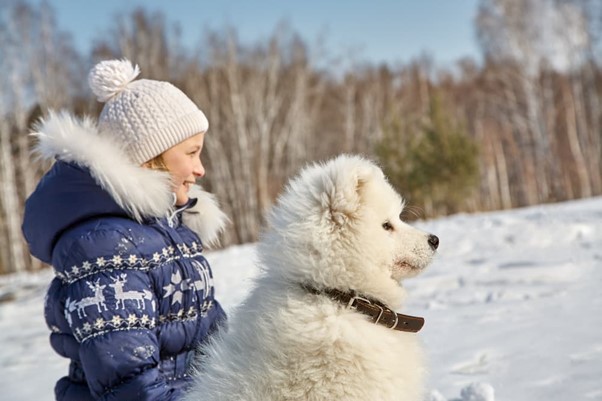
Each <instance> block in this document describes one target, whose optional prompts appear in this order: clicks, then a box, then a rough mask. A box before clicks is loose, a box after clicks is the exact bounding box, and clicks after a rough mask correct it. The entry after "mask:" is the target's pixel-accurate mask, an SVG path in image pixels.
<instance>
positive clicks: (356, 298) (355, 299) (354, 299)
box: [347, 296, 372, 309]
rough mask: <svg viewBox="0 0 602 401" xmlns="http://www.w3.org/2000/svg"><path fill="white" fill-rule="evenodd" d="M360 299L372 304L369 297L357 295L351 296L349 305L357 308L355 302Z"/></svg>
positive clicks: (351, 307)
mask: <svg viewBox="0 0 602 401" xmlns="http://www.w3.org/2000/svg"><path fill="white" fill-rule="evenodd" d="M358 299H359V300H361V301H364V302H366V303H367V304H372V302H370V300H369V299H366V298H362V297H357V296H356V297H351V299H350V300H349V302H348V303H347V307H348V308H350V309H357V306H355V305H354V302H355V301H357V300H358Z"/></svg>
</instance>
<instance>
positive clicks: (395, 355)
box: [186, 156, 439, 401]
mask: <svg viewBox="0 0 602 401" xmlns="http://www.w3.org/2000/svg"><path fill="white" fill-rule="evenodd" d="M403 206H404V203H403V200H402V198H401V197H400V196H399V195H398V194H397V193H396V192H395V191H394V190H393V188H392V187H391V185H390V184H389V183H388V182H387V180H386V178H385V177H384V175H383V173H382V171H381V170H380V169H379V168H378V167H377V166H375V165H374V164H373V163H372V162H370V161H367V160H365V159H363V158H361V157H356V156H340V157H338V158H336V159H334V160H332V161H329V162H327V163H326V164H316V165H313V166H310V167H308V168H306V169H305V170H303V171H302V172H301V173H300V175H299V176H298V177H296V178H295V179H293V180H292V181H291V182H290V183H289V185H288V187H287V189H286V191H285V193H284V194H283V195H281V196H280V198H279V199H278V201H277V203H276V205H275V206H274V208H273V210H272V212H271V213H270V215H269V217H268V227H267V230H266V232H265V234H264V235H263V237H262V239H261V241H260V243H259V245H258V253H259V259H260V263H261V266H262V269H263V274H262V275H261V276H260V278H258V279H257V282H256V286H255V288H254V290H253V291H252V292H251V294H250V295H249V297H248V298H247V300H246V301H245V302H243V303H242V305H241V306H240V307H239V308H238V309H237V310H236V311H235V313H234V316H233V317H232V318H231V320H230V323H229V331H228V332H227V333H225V334H223V335H222V337H220V338H218V339H217V340H215V341H214V342H213V343H212V344H210V345H209V346H208V347H206V348H205V349H204V350H203V352H204V353H205V354H206V355H205V356H203V357H202V358H201V360H200V363H199V366H200V368H199V371H198V372H196V373H195V378H194V380H195V383H194V384H193V386H192V389H191V391H190V392H189V394H188V396H187V398H186V400H189V401H215V400H240V401H242V400H244V401H271V400H273V401H276V400H277V401H284V400H286V401H289V400H290V401H292V400H295V401H297V400H298V401H301V400H303V401H308V400H310V401H312V400H316V401H317V400H329V401H354V400H358V401H359V400H362V401H363V400H375V401H387V400H396V401H404V400H412V401H417V400H421V399H422V397H423V376H424V373H425V368H424V365H423V360H422V353H421V350H420V346H419V341H418V339H417V338H416V334H415V332H416V331H418V330H420V328H421V327H422V323H423V320H422V319H421V318H417V317H412V316H406V315H400V314H396V313H395V312H393V311H392V310H391V309H393V308H398V307H400V305H401V303H402V300H403V298H404V289H403V288H402V286H401V285H400V280H402V279H405V278H408V277H412V276H415V275H416V274H418V273H419V272H421V271H422V270H423V269H424V268H425V267H426V266H427V264H428V263H429V262H430V260H431V258H432V256H433V254H434V253H435V249H436V248H437V245H438V242H439V240H438V239H437V237H435V236H433V235H429V234H426V233H424V232H421V231H418V230H416V229H414V228H412V227H410V226H408V225H407V224H405V223H404V222H402V221H401V219H400V214H401V212H402V209H403Z"/></svg>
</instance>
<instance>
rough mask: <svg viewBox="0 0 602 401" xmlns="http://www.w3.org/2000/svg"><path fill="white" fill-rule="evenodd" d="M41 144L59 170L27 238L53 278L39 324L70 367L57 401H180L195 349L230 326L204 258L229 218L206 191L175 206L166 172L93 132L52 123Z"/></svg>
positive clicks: (30, 208)
mask: <svg viewBox="0 0 602 401" xmlns="http://www.w3.org/2000/svg"><path fill="white" fill-rule="evenodd" d="M38 136H39V137H40V145H39V146H38V152H39V153H41V154H42V156H44V157H53V156H54V157H56V158H58V161H57V162H56V163H55V164H54V165H53V167H52V168H51V170H50V171H49V172H48V173H47V174H46V175H45V176H44V177H43V179H42V180H41V181H40V183H39V184H38V187H37V188H36V190H35V192H34V193H33V194H32V195H31V196H30V197H29V199H28V200H27V203H26V208H25V217H24V222H23V232H24V235H25V237H26V239H27V242H28V244H29V246H30V251H31V253H32V255H34V256H35V257H37V258H39V259H41V260H42V261H44V262H46V263H49V264H51V265H52V266H53V268H54V270H55V274H56V277H55V278H54V280H53V281H52V283H51V285H50V288H49V290H48V294H47V298H46V305H45V317H46V322H47V323H48V326H49V328H50V329H51V331H52V333H51V335H50V342H51V345H52V347H53V348H54V349H55V350H56V351H57V352H58V353H59V354H60V355H62V356H64V357H66V358H69V359H70V360H71V364H70V368H69V372H68V376H66V377H63V378H62V379H60V380H59V381H58V383H57V385H56V387H55V393H56V398H57V399H58V400H64V401H75V400H78V401H82V400H93V399H94V400H115V401H117V400H119V401H126V400H176V399H179V398H180V397H181V395H182V392H183V391H184V390H185V388H186V386H187V383H188V377H187V373H188V369H189V368H190V363H191V361H192V359H193V357H194V355H195V350H196V349H197V347H198V346H199V344H201V343H202V342H203V341H204V340H206V339H207V337H208V336H209V335H210V334H211V333H213V332H214V331H215V330H216V329H217V328H218V326H219V325H220V323H223V321H224V320H225V314H224V312H223V310H222V308H221V307H220V305H219V303H218V302H217V301H216V300H215V298H214V288H213V282H212V273H211V269H210V267H209V264H208V263H207V260H206V259H205V258H204V257H203V255H202V250H203V242H202V241H203V240H205V238H202V235H206V236H207V237H208V239H207V240H209V241H211V240H213V239H214V238H215V235H216V234H217V232H218V231H219V230H220V229H221V228H222V226H223V223H224V221H225V218H224V215H223V214H222V213H221V211H219V209H218V208H217V205H216V204H215V202H214V201H213V199H212V198H211V197H210V196H209V195H208V194H206V193H204V192H202V191H198V192H197V195H198V196H197V197H196V198H192V195H191V200H190V201H189V202H188V204H187V205H184V206H182V207H180V208H178V209H176V208H174V207H173V206H172V204H171V203H172V202H173V201H172V195H171V193H170V189H169V181H168V180H166V179H165V175H164V173H160V172H155V171H151V170H148V169H142V168H141V167H138V166H133V165H129V162H128V161H127V157H125V156H124V154H123V153H122V152H121V150H120V149H118V148H115V147H114V145H111V144H107V143H106V141H105V140H104V139H103V138H102V136H100V135H98V132H96V129H95V127H94V126H93V124H92V123H90V122H78V121H76V120H75V119H73V118H71V117H69V116H67V115H60V116H51V118H50V119H49V120H47V121H46V122H45V123H44V124H43V125H42V127H41V133H40V134H38ZM81 145H84V146H81ZM107 152H111V154H107ZM143 170H146V171H143ZM157 188H160V189H161V190H159V191H158V190H157ZM187 221H189V222H190V226H191V227H194V228H196V230H195V231H196V232H195V231H193V230H192V229H191V228H190V227H189V225H187V224H185V223H184V222H187ZM198 233H200V234H201V237H199V235H198Z"/></svg>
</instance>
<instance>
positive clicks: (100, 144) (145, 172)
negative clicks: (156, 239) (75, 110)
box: [33, 112, 173, 221]
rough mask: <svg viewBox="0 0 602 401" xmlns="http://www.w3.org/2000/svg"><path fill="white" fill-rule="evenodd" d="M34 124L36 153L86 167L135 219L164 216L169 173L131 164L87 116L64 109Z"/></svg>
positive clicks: (168, 199)
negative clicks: (76, 115)
mask: <svg viewBox="0 0 602 401" xmlns="http://www.w3.org/2000/svg"><path fill="white" fill-rule="evenodd" d="M35 128H36V131H37V132H34V133H33V135H34V136H36V137H37V138H38V139H39V142H38V144H37V145H36V147H35V148H34V151H35V152H36V153H38V154H39V155H40V156H41V157H42V158H43V159H53V158H54V157H55V156H56V157H57V158H58V159H59V160H63V161H66V162H73V163H76V164H78V165H80V166H84V167H88V168H89V169H90V173H91V175H92V177H94V179H95V180H96V182H97V183H98V184H99V185H100V186H101V187H102V188H103V189H104V190H106V191H107V192H108V193H109V194H110V195H111V196H112V197H113V199H114V200H115V202H117V204H118V205H119V206H121V207H122V208H123V209H124V210H125V211H127V212H128V213H129V214H130V215H131V216H132V217H133V218H134V219H136V220H137V221H141V220H142V218H144V217H162V216H165V215H166V214H167V213H168V212H169V210H170V209H171V207H172V203H173V196H172V191H171V184H170V177H169V174H167V173H164V172H159V171H155V170H150V169H146V168H143V167H140V166H137V165H135V164H132V162H130V161H129V159H128V157H127V155H126V154H125V152H124V151H123V149H121V148H120V147H119V145H117V143H116V142H115V141H111V140H109V139H108V138H104V137H102V136H101V135H99V133H98V129H97V128H96V126H95V124H94V123H93V121H92V120H91V119H90V118H85V119H83V120H81V121H79V120H78V119H76V118H74V117H72V116H71V115H69V114H68V113H64V112H63V113H58V114H57V113H54V112H50V113H49V116H48V118H47V119H45V120H42V121H41V122H40V123H39V124H38V125H37V126H36V127H35Z"/></svg>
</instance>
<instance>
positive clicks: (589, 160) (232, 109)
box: [0, 0, 602, 273]
mask: <svg viewBox="0 0 602 401" xmlns="http://www.w3.org/2000/svg"><path fill="white" fill-rule="evenodd" d="M0 10H1V12H0V273H10V272H19V271H33V270H38V269H40V268H42V267H44V266H43V265H42V263H41V262H40V261H38V260H36V259H34V258H32V257H31V256H30V255H29V253H28V251H27V245H26V244H25V242H24V240H23V238H22V234H21V219H22V214H23V206H24V202H25V199H26V198H27V196H28V195H29V194H30V193H31V192H32V191H33V189H34V188H35V185H36V183H37V181H38V180H39V178H40V177H41V176H42V174H43V173H44V172H45V171H46V170H47V169H48V168H49V165H47V164H44V163H40V162H39V161H37V160H35V159H34V158H32V155H31V148H32V145H33V139H32V137H31V136H30V135H28V134H29V133H30V132H31V131H32V129H33V128H32V127H33V126H34V125H35V122H36V121H38V120H39V118H40V117H42V116H45V115H47V113H48V111H49V110H61V109H66V110H69V111H71V112H72V113H75V114H76V115H78V116H83V115H93V116H96V115H98V113H99V111H100V108H101V106H102V104H100V103H98V102H97V101H96V100H95V99H94V97H93V95H92V93H91V92H90V90H89V89H88V87H87V83H86V82H87V80H86V73H87V71H88V70H89V69H90V67H91V66H92V65H94V63H96V62H97V61H99V60H102V59H107V58H122V57H126V58H128V59H130V60H133V61H134V62H135V63H137V64H138V65H139V66H140V68H141V70H142V75H143V77H144V78H151V79H159V80H167V81H170V82H172V83H174V84H175V85H176V86H178V87H179V88H181V89H182V90H183V91H184V92H185V93H186V94H188V95H189V96H190V97H191V98H192V99H193V100H194V101H195V103H197V104H198V105H199V107H200V108H201V109H202V110H203V111H204V112H205V114H206V115H207V117H208V119H209V121H210V123H211V132H212V135H211V139H210V140H207V141H206V145H205V146H206V147H205V150H204V151H203V155H202V157H203V162H204V163H205V165H206V168H207V171H208V172H210V174H207V176H206V177H205V178H204V179H203V180H202V184H203V186H204V187H205V188H206V189H207V190H209V191H211V192H213V193H215V194H216V195H217V197H218V198H219V200H220V201H221V203H222V206H223V209H224V211H225V212H226V213H227V214H228V215H229V216H230V217H231V219H232V223H233V224H231V225H230V226H229V229H228V231H227V232H226V234H225V236H224V238H223V241H222V245H224V246H227V245H231V244H240V243H247V242H253V241H256V240H257V237H258V234H259V232H260V230H261V226H262V224H263V216H264V215H265V212H266V210H268V209H269V207H270V205H271V204H272V202H273V201H274V199H275V197H276V196H277V194H278V193H279V192H280V191H281V190H282V186H283V185H284V184H285V182H286V180H287V179H288V178H289V177H290V176H291V175H293V174H295V173H296V172H297V171H298V170H299V169H300V168H301V167H302V166H304V165H305V164H306V163H308V162H311V161H319V160H324V159H327V158H329V157H331V156H334V155H336V154H340V153H343V152H346V153H359V154H363V155H365V156H367V157H370V158H373V159H375V160H377V161H378V162H379V163H380V164H381V165H382V166H383V168H384V169H385V172H386V173H387V174H388V175H389V177H390V180H391V182H392V183H393V185H394V186H395V187H397V188H398V190H399V191H400V192H401V193H402V194H403V195H404V197H405V198H406V199H407V201H408V204H409V205H410V206H409V208H408V211H409V212H410V213H409V214H408V215H407V216H406V217H407V218H409V219H413V218H421V219H426V218H432V217H436V216H441V215H447V214H451V213H458V212H468V213H470V212H476V211H485V210H497V209H510V208H516V207H521V206H527V205H534V204H540V203H546V202H555V201H562V200H568V199H575V198H584V197H591V196H595V195H600V194H602V126H601V125H602V108H601V104H600V102H601V101H602V64H601V62H602V57H601V56H602V52H601V51H602V46H601V45H602V2H599V1H595V0H529V1H523V0H480V1H479V5H478V11H477V15H476V17H475V19H474V30H475V35H476V39H477V41H478V44H479V49H480V51H481V55H482V59H481V60H476V59H473V58H470V57H467V58H464V59H462V60H459V61H458V62H457V63H455V64H454V65H453V66H448V67H441V66H438V65H436V64H435V63H434V61H433V59H432V58H431V57H429V56H428V55H421V56H419V57H417V58H415V59H413V60H411V61H409V62H407V63H396V64H395V65H392V64H390V63H386V62H383V63H378V64H376V63H370V62H362V63H357V64H353V65H351V66H350V65H349V64H348V63H343V62H344V60H343V59H344V56H341V55H338V54H329V52H327V51H325V50H324V49H323V48H321V46H320V43H315V44H310V43H308V42H307V41H306V40H305V39H304V38H303V37H301V36H300V35H299V34H298V33H296V32H295V31H294V30H293V29H292V28H291V27H290V26H289V25H288V24H286V23H285V22H283V23H281V24H278V25H277V26H275V27H274V29H273V32H272V34H271V35H270V36H269V37H268V38H266V39H263V40H258V41H256V42H255V43H251V44H249V43H247V42H245V41H242V40H241V39H240V38H239V36H238V33H237V30H236V29H235V28H233V27H230V26H224V27H223V28H221V29H217V30H208V31H206V32H205V34H204V35H203V37H202V38H201V39H200V40H199V42H198V43H197V44H196V46H195V48H194V51H190V49H189V48H186V47H185V46H184V45H183V43H182V38H181V35H180V30H179V28H178V26H177V25H175V24H171V23H170V22H169V21H168V20H167V18H166V17H165V15H163V14H162V13H160V12H149V11H148V10H146V9H144V8H138V9H135V10H133V11H132V12H131V13H128V14H126V15H120V16H116V18H115V19H114V20H113V21H112V23H111V24H112V25H111V26H109V27H107V31H106V33H105V34H103V35H102V36H99V37H98V38H97V39H96V40H94V43H93V45H92V46H91V50H90V51H89V53H85V52H82V51H81V50H78V49H77V48H76V47H75V46H74V44H73V40H72V37H71V36H70V34H69V33H67V32H66V31H64V30H63V29H62V28H61V27H60V26H59V25H58V23H57V20H56V18H55V10H54V9H53V7H52V6H51V5H50V4H48V3H45V2H42V3H40V4H30V3H28V2H26V1H24V0H18V1H10V2H6V3H2V4H1V5H0ZM343 64H345V65H346V67H344V68H343V67H341V66H342V65H343Z"/></svg>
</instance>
